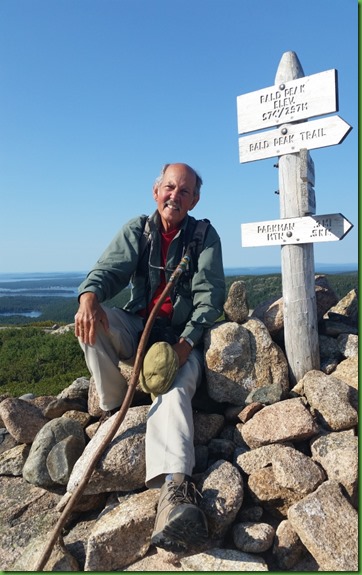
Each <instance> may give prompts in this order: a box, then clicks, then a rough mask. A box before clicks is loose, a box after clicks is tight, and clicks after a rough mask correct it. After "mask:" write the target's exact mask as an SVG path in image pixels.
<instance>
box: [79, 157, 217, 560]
mask: <svg viewBox="0 0 362 575" xmlns="http://www.w3.org/2000/svg"><path fill="white" fill-rule="evenodd" d="M201 185H202V179H201V177H200V176H199V175H198V174H197V173H196V172H195V170H193V169H192V168H191V167H190V166H188V165H186V164H181V163H177V164H166V165H165V166H164V168H163V170H162V172H161V175H160V176H159V178H158V179H157V180H156V182H155V184H154V187H153V197H154V199H155V201H156V203H157V210H156V211H155V213H154V214H153V215H152V216H150V217H148V218H147V225H148V229H149V236H148V240H149V241H147V246H146V249H145V250H143V248H142V243H143V242H142V237H143V235H144V233H145V231H144V230H145V222H146V217H145V216H139V217H136V218H134V219H132V220H130V221H129V222H128V223H127V224H126V225H124V227H123V228H122V229H121V230H120V232H119V233H118V234H117V235H116V237H115V238H114V239H113V241H112V242H111V244H110V245H109V246H108V248H107V249H106V251H105V252H104V253H103V255H102V256H101V257H100V259H99V260H98V262H97V263H96V265H95V267H94V268H93V270H92V271H91V272H90V273H89V274H88V276H87V278H86V279H85V280H84V282H83V283H82V284H81V286H80V288H79V294H80V295H79V309H78V312H77V314H76V316H75V335H76V336H77V337H78V338H79V341H80V344H81V346H82V348H83V350H84V353H85V359H86V362H87V366H88V369H89V371H90V373H91V374H92V375H93V377H94V381H95V385H96V389H97V392H98V395H99V399H100V407H101V408H102V409H103V410H104V411H111V410H117V408H118V407H119V406H120V405H121V403H122V401H123V399H124V397H125V394H126V390H127V384H126V381H125V379H124V377H123V376H122V375H121V373H120V371H119V368H118V364H119V361H120V360H121V361H122V360H129V359H130V358H132V357H133V356H134V355H135V353H136V350H137V344H138V341H139V338H140V334H141V332H142V330H143V329H144V326H145V321H146V319H147V317H148V315H149V313H150V311H151V309H152V308H153V306H154V305H155V304H156V302H157V300H158V298H159V297H160V295H161V293H162V292H163V290H164V287H165V286H166V284H167V282H168V281H169V278H170V275H171V274H172V272H173V271H174V270H175V268H176V267H177V265H178V263H179V262H180V260H181V258H182V256H183V255H184V253H185V251H186V249H187V247H188V245H189V243H190V242H191V240H192V235H193V232H194V229H195V226H196V220H195V218H193V217H191V216H189V215H188V212H189V211H190V210H192V209H193V208H194V207H195V206H196V204H197V203H198V201H199V198H200V188H201ZM130 282H131V298H130V301H129V302H128V303H127V304H126V305H125V306H124V309H118V308H112V309H110V308H107V307H103V306H102V305H101V303H102V302H104V301H106V300H108V299H111V298H112V297H114V296H115V295H116V294H117V293H119V292H120V291H121V290H123V289H124V288H126V287H127V286H128V285H129V284H130ZM224 300H225V278H224V271H223V263H222V252H221V243H220V238H219V236H218V234H217V232H216V230H215V229H214V228H213V226H212V225H211V224H209V226H208V228H207V233H206V234H205V236H204V238H203V245H202V246H201V249H200V251H199V253H198V254H197V257H196V261H193V258H191V260H190V264H189V269H188V271H187V272H186V273H184V274H183V275H182V276H181V278H180V279H179V282H178V283H177V285H176V287H175V288H174V290H173V293H171V295H170V296H169V297H168V298H167V299H166V300H165V301H164V302H163V304H162V306H161V308H160V311H159V318H158V319H157V320H156V328H157V325H158V328H159V334H161V335H159V336H158V337H156V340H157V339H159V340H162V339H166V340H167V341H168V343H169V344H170V345H171V346H172V349H173V353H174V354H175V358H176V360H177V364H178V368H177V371H176V375H175V377H174V380H173V383H172V384H171V387H170V388H169V389H168V391H166V392H165V393H161V394H159V395H157V396H156V397H155V398H154V401H153V403H152V405H151V407H150V411H149V415H148V421H147V431H146V485H147V487H151V488H154V487H161V490H160V500H159V505H158V512H157V517H156V523H155V527H154V531H153V534H152V543H153V544H155V545H157V546H160V547H163V548H165V549H167V550H170V551H182V550H184V549H186V548H188V547H189V546H190V545H191V544H192V545H195V544H198V543H202V542H204V541H205V540H206V538H207V534H208V529H207V521H206V517H205V515H204V513H203V512H202V511H201V509H200V508H199V507H198V503H197V492H196V488H195V486H194V484H193V483H192V481H191V475H192V470H193V467H194V464H195V454H194V444H193V413H192V405H191V401H192V398H193V395H194V393H195V391H196V388H197V386H198V385H199V384H200V382H201V377H202V369H203V353H202V340H203V334H204V331H205V330H206V329H208V328H210V327H211V326H212V325H213V323H214V322H215V321H216V320H217V319H218V317H219V316H220V315H221V313H222V310H223V304H224ZM166 334H167V337H166ZM172 338H173V339H172Z"/></svg>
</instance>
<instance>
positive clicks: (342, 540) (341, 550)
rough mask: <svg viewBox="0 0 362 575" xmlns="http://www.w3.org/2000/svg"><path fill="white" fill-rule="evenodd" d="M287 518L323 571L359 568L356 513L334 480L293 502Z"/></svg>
mask: <svg viewBox="0 0 362 575" xmlns="http://www.w3.org/2000/svg"><path fill="white" fill-rule="evenodd" d="M288 519H289V521H290V523H291V524H292V526H293V528H294V529H295V531H296V533H297V534H298V536H299V538H300V539H301V541H302V543H303V544H304V545H305V547H306V548H307V549H308V551H309V552H310V553H311V554H312V555H313V557H314V558H315V560H316V561H317V562H318V564H319V566H320V568H321V570H322V571H358V517H357V512H356V510H355V509H354V508H353V507H352V505H350V504H349V503H348V501H347V499H346V498H345V497H344V496H343V495H342V492H341V489H340V487H339V486H338V484H337V483H335V482H333V481H325V482H324V483H323V484H322V485H321V486H320V487H318V489H317V490H316V491H315V492H314V493H311V494H309V495H307V496H306V497H305V498H304V499H302V500H301V501H299V502H298V503H296V504H295V505H292V506H291V508H290V509H289V511H288Z"/></svg>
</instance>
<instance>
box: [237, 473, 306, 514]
mask: <svg viewBox="0 0 362 575" xmlns="http://www.w3.org/2000/svg"><path fill="white" fill-rule="evenodd" d="M248 489H249V492H250V494H251V496H252V499H253V500H254V501H255V502H256V503H257V504H258V505H260V506H261V507H263V509H265V510H266V511H268V512H269V513H270V514H271V515H273V516H274V517H277V518H279V519H284V518H285V517H286V516H287V513H288V509H289V507H290V506H291V505H293V503H296V502H297V501H299V500H300V499H302V497H303V494H302V493H300V492H298V491H294V490H293V489H289V488H288V487H283V486H282V485H280V483H278V481H277V480H276V477H275V473H274V471H273V469H272V468H271V467H264V468H263V469H259V470H258V471H254V472H253V473H251V475H250V476H249V478H248Z"/></svg>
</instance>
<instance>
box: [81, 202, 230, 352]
mask: <svg viewBox="0 0 362 575" xmlns="http://www.w3.org/2000/svg"><path fill="white" fill-rule="evenodd" d="M145 218H146V216H138V217H136V218H134V219H132V220H130V221H129V222H128V223H127V224H125V225H124V226H123V227H122V229H121V230H120V231H119V232H118V234H117V235H116V236H115V237H114V239H113V240H112V241H111V243H110V244H109V246H108V247H107V249H106V250H105V252H104V253H103V254H102V255H101V257H100V258H99V260H98V261H97V263H96V264H95V266H94V268H93V269H92V271H91V272H90V273H89V274H88V276H87V278H86V279H85V280H84V281H83V283H82V284H81V285H80V286H79V295H81V294H82V293H84V292H94V293H95V294H96V295H97V298H98V301H99V302H100V303H101V302H104V301H106V300H108V299H111V298H112V297H114V296H115V295H116V294H117V293H119V292H120V291H121V290H123V289H124V288H126V287H127V286H129V284H130V282H131V297H130V300H129V301H128V302H127V304H126V305H125V306H124V309H126V310H128V311H130V312H132V313H137V312H138V311H140V310H141V309H144V308H145V307H146V306H147V303H148V301H149V300H150V298H151V297H152V295H153V294H154V293H155V291H156V289H157V287H158V286H159V284H160V267H159V266H160V253H161V236H160V233H159V225H160V216H159V214H158V212H157V211H156V212H155V213H154V214H153V215H152V216H150V218H149V224H150V248H149V250H146V253H144V254H140V238H141V235H142V234H143V229H144V222H145ZM194 221H195V218H193V217H191V216H189V215H187V216H186V218H185V220H184V221H183V225H182V227H181V229H180V231H179V232H178V233H177V235H176V236H175V238H174V239H173V240H172V242H171V244H170V247H169V250H168V254H167V262H166V270H165V274H166V281H168V280H169V278H170V275H171V273H172V271H173V270H174V269H175V268H176V266H177V264H178V263H179V262H180V260H181V257H182V255H183V250H184V247H185V246H184V240H185V234H186V236H187V232H186V230H187V227H188V226H190V225H191V223H192V222H194ZM140 256H141V257H140ZM139 260H140V261H139ZM147 260H148V261H147ZM224 302H225V277H224V269H223V262H222V251H221V242H220V238H219V236H218V234H217V232H216V230H215V228H214V227H213V226H212V225H211V224H210V226H209V229H208V231H207V234H206V237H205V241H204V247H203V249H202V251H201V253H200V255H199V258H198V262H197V269H195V270H194V269H193V264H192V263H191V264H190V270H189V272H188V273H187V272H186V273H185V274H183V275H182V276H181V278H180V280H179V282H178V283H177V285H176V288H175V293H174V294H173V306H174V311H173V316H172V322H171V323H172V326H173V328H174V331H175V332H176V333H177V334H178V335H179V337H189V338H190V339H191V340H192V341H193V342H194V344H197V343H198V342H199V341H200V340H201V339H202V336H203V332H204V330H205V329H207V328H209V327H211V326H212V325H213V323H214V322H215V321H216V320H217V319H218V318H219V317H220V315H221V314H222V312H223V305H224Z"/></svg>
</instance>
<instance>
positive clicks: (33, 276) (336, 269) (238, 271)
mask: <svg viewBox="0 0 362 575" xmlns="http://www.w3.org/2000/svg"><path fill="white" fill-rule="evenodd" d="M314 268H315V273H325V274H338V273H348V272H352V273H353V272H357V271H358V263H347V264H338V263H336V264H326V263H316V264H315V266H314ZM224 272H225V275H226V276H233V275H244V276H253V275H267V274H280V273H281V266H245V267H225V268H224ZM87 273H88V271H66V272H57V271H54V272H23V273H22V272H13V273H12V272H5V273H1V272H0V282H4V283H5V282H21V281H39V280H42V281H44V280H53V282H54V280H56V279H57V278H58V279H65V278H68V279H70V278H72V279H73V280H74V279H75V278H77V280H78V281H77V285H78V283H80V282H81V281H82V280H83V279H84V278H85V277H86V275H87ZM53 282H52V284H53ZM53 285H55V284H53Z"/></svg>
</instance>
